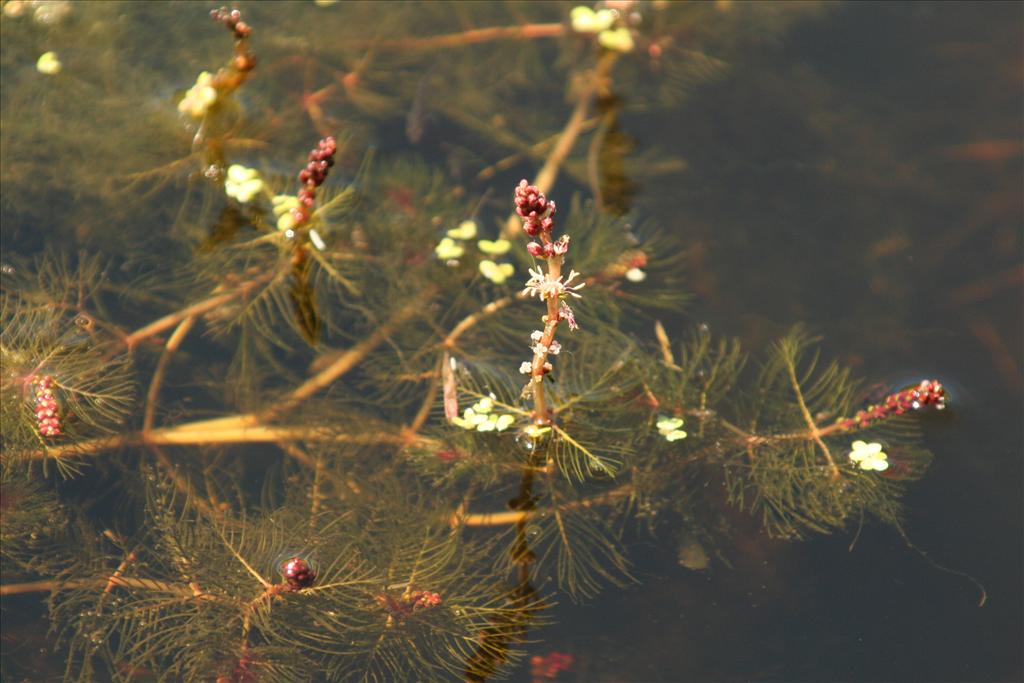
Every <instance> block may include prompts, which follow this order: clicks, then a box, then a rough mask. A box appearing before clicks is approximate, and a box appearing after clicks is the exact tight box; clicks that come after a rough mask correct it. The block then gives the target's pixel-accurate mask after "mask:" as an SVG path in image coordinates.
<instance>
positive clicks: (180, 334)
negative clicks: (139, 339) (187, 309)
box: [142, 316, 196, 432]
mask: <svg viewBox="0 0 1024 683" xmlns="http://www.w3.org/2000/svg"><path fill="white" fill-rule="evenodd" d="M195 322H196V318H195V316H189V317H187V318H185V319H184V320H182V321H181V323H179V324H178V327H176V328H175V330H174V333H173V334H172V335H171V338H170V339H168V340H167V343H166V344H165V345H164V350H163V353H161V354H160V360H159V361H158V362H157V365H156V370H155V371H154V372H153V379H152V380H151V381H150V383H149V391H148V392H147V393H146V411H145V417H144V418H143V420H142V431H143V432H148V431H150V430H151V429H153V421H154V418H155V416H156V401H157V397H158V396H159V394H160V385H161V384H162V383H163V379H164V375H165V374H166V372H167V365H168V363H169V362H170V360H171V356H172V355H174V352H175V351H177V350H178V347H180V346H181V343H182V342H183V341H184V340H185V336H186V335H187V334H188V333H189V330H191V329H192V326H193V325H194V324H195Z"/></svg>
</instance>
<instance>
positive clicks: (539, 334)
mask: <svg viewBox="0 0 1024 683" xmlns="http://www.w3.org/2000/svg"><path fill="white" fill-rule="evenodd" d="M543 337H544V333H543V332H542V331H540V330H534V331H533V332H531V333H530V339H532V340H533V341H535V342H539V341H540V340H541V339H542V338H543Z"/></svg>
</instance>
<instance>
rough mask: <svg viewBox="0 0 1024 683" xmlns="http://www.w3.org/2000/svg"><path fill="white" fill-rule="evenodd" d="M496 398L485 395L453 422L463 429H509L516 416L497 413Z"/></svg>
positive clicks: (488, 430)
mask: <svg viewBox="0 0 1024 683" xmlns="http://www.w3.org/2000/svg"><path fill="white" fill-rule="evenodd" d="M493 410H494V400H493V399H491V398H488V397H484V398H482V399H480V400H479V401H477V402H476V403H474V404H473V406H472V407H470V408H466V409H465V410H464V411H463V412H462V417H455V418H453V419H452V422H453V423H454V424H456V425H458V426H460V427H462V428H463V429H468V430H471V431H473V430H475V431H478V432H494V431H498V432H503V431H505V430H506V429H508V428H509V427H510V426H511V425H512V423H513V422H515V421H516V418H515V417H514V416H513V415H497V414H495V413H494V412H492V411H493Z"/></svg>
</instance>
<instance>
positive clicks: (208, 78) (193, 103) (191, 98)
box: [178, 71, 217, 119]
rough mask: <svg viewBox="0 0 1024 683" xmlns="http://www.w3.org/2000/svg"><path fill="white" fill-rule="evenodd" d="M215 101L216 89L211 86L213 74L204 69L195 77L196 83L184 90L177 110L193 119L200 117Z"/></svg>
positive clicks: (204, 114)
mask: <svg viewBox="0 0 1024 683" xmlns="http://www.w3.org/2000/svg"><path fill="white" fill-rule="evenodd" d="M216 101H217V89H216V88H214V87H213V75H212V74H211V73H210V72H209V71H204V72H202V73H201V74H199V76H198V77H197V78H196V84H195V85H193V86H192V87H191V88H189V89H188V90H187V91H186V92H185V96H184V97H182V98H181V102H178V111H180V112H181V113H182V114H188V115H189V116H191V117H192V118H194V119H201V118H203V117H204V116H206V112H207V110H209V108H210V107H212V106H213V103H214V102H216Z"/></svg>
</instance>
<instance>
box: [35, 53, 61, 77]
mask: <svg viewBox="0 0 1024 683" xmlns="http://www.w3.org/2000/svg"><path fill="white" fill-rule="evenodd" d="M63 66H64V65H63V64H61V63H60V60H59V59H57V53H56V52H52V51H51V52H44V53H43V54H41V55H39V59H38V60H37V61H36V71H38V72H39V73H41V74H46V75H47V76H54V75H56V74H59V73H60V70H61V67H63Z"/></svg>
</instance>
